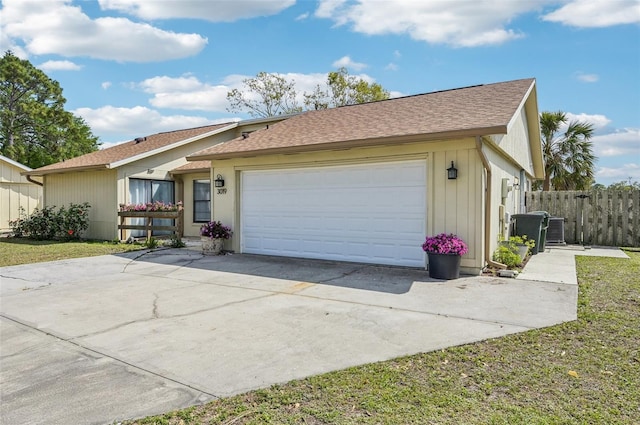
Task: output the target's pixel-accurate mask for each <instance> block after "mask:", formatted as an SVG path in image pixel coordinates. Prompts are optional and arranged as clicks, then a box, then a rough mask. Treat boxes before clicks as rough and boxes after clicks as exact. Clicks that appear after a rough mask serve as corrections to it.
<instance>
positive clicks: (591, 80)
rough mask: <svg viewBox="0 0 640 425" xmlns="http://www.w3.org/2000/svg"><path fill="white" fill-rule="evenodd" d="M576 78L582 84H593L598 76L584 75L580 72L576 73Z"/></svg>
mask: <svg viewBox="0 0 640 425" xmlns="http://www.w3.org/2000/svg"><path fill="white" fill-rule="evenodd" d="M576 78H577V79H578V80H580V81H582V82H583V83H595V82H597V81H598V80H599V79H600V76H599V75H598V74H584V73H582V72H578V73H576Z"/></svg>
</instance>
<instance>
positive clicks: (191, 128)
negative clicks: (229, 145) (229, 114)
mask: <svg viewBox="0 0 640 425" xmlns="http://www.w3.org/2000/svg"><path fill="white" fill-rule="evenodd" d="M234 122H235V121H226V122H219V123H216V124H207V125H199V126H197V127H189V128H181V129H178V130H169V131H160V132H158V133H153V134H150V135H149V136H147V137H151V136H156V135H158V134H169V133H178V132H180V131H189V130H197V129H199V128H205V127H213V126H216V125H225V124H231V123H234Z"/></svg>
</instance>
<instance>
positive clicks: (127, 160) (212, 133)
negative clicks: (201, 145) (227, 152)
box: [109, 122, 239, 168]
mask: <svg viewBox="0 0 640 425" xmlns="http://www.w3.org/2000/svg"><path fill="white" fill-rule="evenodd" d="M238 125H239V123H238V122H234V123H232V124H229V125H227V126H224V127H221V128H218V129H216V130H212V131H209V132H207V133H202V134H199V135H197V136H194V137H190V138H188V139H184V140H181V141H179V142H175V143H171V144H169V145H166V146H162V147H161V148H158V149H153V150H150V151H148V152H144V153H141V154H138V155H134V156H131V157H129V158H125V159H122V160H120V161H115V162H112V163H111V164H109V168H118V167H121V166H123V165H127V164H130V163H132V162H135V161H139V160H141V159H145V158H149V157H151V156H154V155H157V154H160V153H163V152H167V151H170V150H173V149H175V148H179V147H180V146H184V145H188V144H189V143H193V142H195V141H198V140H202V139H204V138H207V137H210V136H215V135H216V134H220V133H224V132H225V131H229V130H232V129H234V128H236V127H238ZM143 143H144V142H143Z"/></svg>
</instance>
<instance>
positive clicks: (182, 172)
mask: <svg viewBox="0 0 640 425" xmlns="http://www.w3.org/2000/svg"><path fill="white" fill-rule="evenodd" d="M210 169H211V165H209V166H208V167H206V168H189V169H187V170H172V171H169V173H170V174H196V173H198V174H200V173H202V172H203V171H209V170H210Z"/></svg>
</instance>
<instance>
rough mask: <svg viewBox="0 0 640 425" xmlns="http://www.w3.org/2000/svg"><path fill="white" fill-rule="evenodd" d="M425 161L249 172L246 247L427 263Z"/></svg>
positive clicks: (245, 178)
mask: <svg viewBox="0 0 640 425" xmlns="http://www.w3.org/2000/svg"><path fill="white" fill-rule="evenodd" d="M425 182H426V166H425V162H424V161H408V162H393V163H384V164H366V165H349V166H337V167H321V168H304V169H292V170H272V171H245V172H243V173H242V183H241V186H242V187H241V213H240V214H241V249H242V252H245V253H251V254H266V255H280V256H289V257H303V258H322V259H329V260H339V261H356V262H364V263H375V264H391V265H402V266H416V267H423V266H424V263H425V260H424V253H423V251H422V248H421V244H422V243H423V241H424V236H425V226H426V223H425V221H426V219H425V217H426V183H425Z"/></svg>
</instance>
